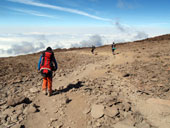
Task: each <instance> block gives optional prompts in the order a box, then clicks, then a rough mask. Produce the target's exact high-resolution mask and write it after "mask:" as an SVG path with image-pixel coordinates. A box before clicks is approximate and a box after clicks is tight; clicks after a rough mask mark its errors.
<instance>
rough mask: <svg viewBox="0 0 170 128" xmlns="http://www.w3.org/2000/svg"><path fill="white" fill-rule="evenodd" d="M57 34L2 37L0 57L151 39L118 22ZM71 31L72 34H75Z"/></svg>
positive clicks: (42, 33) (143, 33) (141, 32)
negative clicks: (108, 25) (51, 49)
mask: <svg viewBox="0 0 170 128" xmlns="http://www.w3.org/2000/svg"><path fill="white" fill-rule="evenodd" d="M46 31H47V30H46ZM56 31H57V30H56ZM56 31H54V30H53V31H51V30H49V31H48V32H43V31H41V32H25V33H24V32H23V33H8V34H0V54H1V57H4V56H16V55H21V54H29V53H35V52H39V51H41V50H45V48H46V47H48V46H51V47H52V48H53V49H56V48H71V47H91V46H92V45H95V46H102V45H105V44H111V43H112V42H113V41H114V42H116V43H119V42H127V41H134V40H140V39H145V38H148V36H149V35H148V34H147V33H145V32H144V31H138V30H136V29H133V28H130V27H127V26H125V25H122V24H120V23H119V22H116V23H115V25H114V26H113V27H102V28H96V30H94V28H91V29H89V28H88V29H86V28H82V29H80V28H79V29H77V30H76V29H75V28H72V29H71V30H70V29H69V30H68V31H67V32H68V33H67V32H66V30H65V29H64V30H63V32H62V31H60V33H56ZM69 31H72V34H70V33H71V32H69Z"/></svg>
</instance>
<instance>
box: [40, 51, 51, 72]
mask: <svg viewBox="0 0 170 128" xmlns="http://www.w3.org/2000/svg"><path fill="white" fill-rule="evenodd" d="M52 55H53V53H52V52H49V51H46V52H44V53H43V54H42V58H41V64H40V70H43V73H48V71H49V70H50V71H51V70H52Z"/></svg>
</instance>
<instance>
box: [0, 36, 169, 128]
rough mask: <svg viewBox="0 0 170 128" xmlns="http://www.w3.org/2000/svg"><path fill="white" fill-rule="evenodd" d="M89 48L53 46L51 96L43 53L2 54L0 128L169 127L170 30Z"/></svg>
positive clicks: (0, 59)
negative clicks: (41, 67)
mask: <svg viewBox="0 0 170 128" xmlns="http://www.w3.org/2000/svg"><path fill="white" fill-rule="evenodd" d="M90 50H91V49H90V48H82V49H71V50H66V49H65V50H59V49H58V50H54V53H55V57H56V60H57V62H58V67H59V69H58V70H57V71H56V72H55V73H54V74H53V90H54V91H53V95H52V96H51V97H48V96H46V95H43V94H42V92H41V84H42V77H41V75H40V73H39V72H38V71H37V63H38V60H39V56H40V54H41V53H36V54H31V55H23V56H17V57H8V58H0V62H1V63H0V128H169V127H170V84H169V83H170V71H169V70H167V69H168V68H170V61H169V60H170V52H169V51H170V35H165V36H160V37H156V38H151V39H147V40H142V41H137V42H129V43H125V44H118V45H117V50H116V51H115V55H112V53H111V46H110V45H107V46H102V47H98V48H96V49H95V53H94V54H91V52H90ZM94 105H96V106H97V105H98V106H100V107H93V106H94ZM101 108H103V109H101ZM108 111H109V112H108Z"/></svg>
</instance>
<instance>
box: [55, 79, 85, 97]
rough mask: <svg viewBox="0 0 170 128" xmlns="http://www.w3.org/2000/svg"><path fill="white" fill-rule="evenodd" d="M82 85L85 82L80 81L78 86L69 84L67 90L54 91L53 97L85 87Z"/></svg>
mask: <svg viewBox="0 0 170 128" xmlns="http://www.w3.org/2000/svg"><path fill="white" fill-rule="evenodd" d="M82 83H84V82H82V81H78V82H77V83H76V84H69V85H68V86H67V87H66V88H64V89H62V90H54V91H53V95H57V94H60V93H66V92H68V91H70V90H71V89H73V88H75V89H78V88H81V87H83V86H84V85H83V84H82Z"/></svg>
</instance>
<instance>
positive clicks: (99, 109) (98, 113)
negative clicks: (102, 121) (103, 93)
mask: <svg viewBox="0 0 170 128" xmlns="http://www.w3.org/2000/svg"><path fill="white" fill-rule="evenodd" d="M91 115H92V117H93V118H101V117H102V116H103V115H104V106H103V105H96V104H95V105H93V106H92V109H91Z"/></svg>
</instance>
